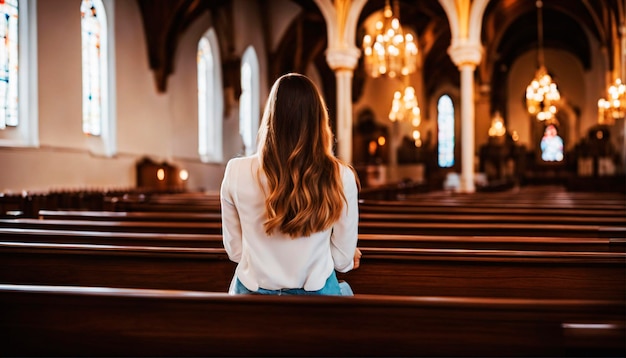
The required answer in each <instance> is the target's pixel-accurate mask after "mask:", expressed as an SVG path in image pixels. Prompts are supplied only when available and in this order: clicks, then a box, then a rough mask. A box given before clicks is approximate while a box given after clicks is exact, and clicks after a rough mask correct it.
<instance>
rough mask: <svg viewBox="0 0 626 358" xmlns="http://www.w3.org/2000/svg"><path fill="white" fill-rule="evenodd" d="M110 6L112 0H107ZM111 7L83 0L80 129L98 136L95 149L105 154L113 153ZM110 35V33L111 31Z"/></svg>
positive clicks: (90, 0)
mask: <svg viewBox="0 0 626 358" xmlns="http://www.w3.org/2000/svg"><path fill="white" fill-rule="evenodd" d="M107 2H108V3H109V5H110V8H111V9H112V4H111V3H112V0H108V1H107ZM107 13H108V14H109V15H111V16H112V13H113V11H112V10H111V11H108V12H107V11H106V9H105V5H104V4H103V1H102V0H82V1H81V4H80V15H81V48H82V79H83V99H82V106H83V125H82V126H83V132H84V133H85V134H89V135H91V136H100V137H101V143H100V145H99V146H101V147H102V148H101V149H99V150H96V152H102V154H105V155H113V154H114V153H113V152H114V146H115V142H114V120H113V118H112V115H113V113H114V111H113V110H112V103H113V97H114V96H113V95H112V93H111V92H109V91H110V89H112V88H114V86H113V84H112V80H113V78H114V77H115V76H114V74H113V73H112V72H113V67H112V66H113V57H112V48H113V46H111V44H110V40H112V39H113V36H109V34H110V31H111V30H110V29H112V27H113V26H112V20H111V19H108V17H109V16H107ZM111 35H112V33H111Z"/></svg>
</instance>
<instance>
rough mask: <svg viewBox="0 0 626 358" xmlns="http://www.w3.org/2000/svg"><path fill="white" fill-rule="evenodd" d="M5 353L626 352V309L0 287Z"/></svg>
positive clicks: (576, 303) (598, 304)
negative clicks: (625, 334)
mask: <svg viewBox="0 0 626 358" xmlns="http://www.w3.org/2000/svg"><path fill="white" fill-rule="evenodd" d="M0 312H1V315H2V320H0V330H1V331H2V332H3V334H2V335H0V337H1V338H0V354H2V355H3V356H14V355H19V356H24V355H26V356H363V357H365V356H425V357H427V356H428V357H430V356H480V357H492V356H497V357H502V356H507V357H509V356H550V357H557V356H574V355H580V354H583V355H588V356H622V355H623V354H624V353H625V352H626V349H625V347H624V339H623V338H624V333H625V330H624V314H625V309H624V305H623V302H620V301H618V302H615V301H596V300H574V299H567V300H522V299H497V298H473V297H455V298H451V297H424V296H418V297H397V296H396V297H391V296H381V295H357V296H354V297H329V296H262V295H244V296H229V295H227V294H223V293H211V292H193V291H162V290H139V289H120V288H117V289H116V288H108V287H104V288H99V287H46V286H20V285H7V284H0Z"/></svg>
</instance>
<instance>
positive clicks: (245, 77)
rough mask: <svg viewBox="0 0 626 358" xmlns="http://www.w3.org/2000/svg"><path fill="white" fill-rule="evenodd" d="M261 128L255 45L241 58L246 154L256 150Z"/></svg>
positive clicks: (241, 118)
mask: <svg viewBox="0 0 626 358" xmlns="http://www.w3.org/2000/svg"><path fill="white" fill-rule="evenodd" d="M258 128H259V62H258V60H257V56H256V53H255V51H254V48H253V47H248V49H247V50H246V51H245V52H244V54H243V57H242V58H241V96H240V97H239V134H240V135H241V139H242V140H243V146H244V150H245V154H246V155H250V154H253V153H254V152H255V150H256V146H255V144H256V134H257V131H258Z"/></svg>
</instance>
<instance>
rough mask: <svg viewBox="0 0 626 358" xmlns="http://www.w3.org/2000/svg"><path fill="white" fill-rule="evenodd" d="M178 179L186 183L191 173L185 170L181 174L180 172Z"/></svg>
mask: <svg viewBox="0 0 626 358" xmlns="http://www.w3.org/2000/svg"><path fill="white" fill-rule="evenodd" d="M178 177H179V178H180V180H182V181H185V180H187V179H189V172H188V171H186V170H185V169H183V170H181V171H180V172H178Z"/></svg>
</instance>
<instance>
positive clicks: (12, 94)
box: [0, 0, 19, 129]
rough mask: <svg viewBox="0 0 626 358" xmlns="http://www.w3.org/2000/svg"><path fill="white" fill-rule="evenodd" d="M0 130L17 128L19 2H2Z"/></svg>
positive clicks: (0, 32) (0, 5) (0, 0)
mask: <svg viewBox="0 0 626 358" xmlns="http://www.w3.org/2000/svg"><path fill="white" fill-rule="evenodd" d="M0 36H2V39H1V41H2V42H1V43H0V129H5V128H6V126H13V127H15V126H17V125H18V121H19V116H18V98H19V93H18V79H19V77H18V75H19V74H18V67H19V63H18V58H19V54H18V1H17V0H0Z"/></svg>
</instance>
